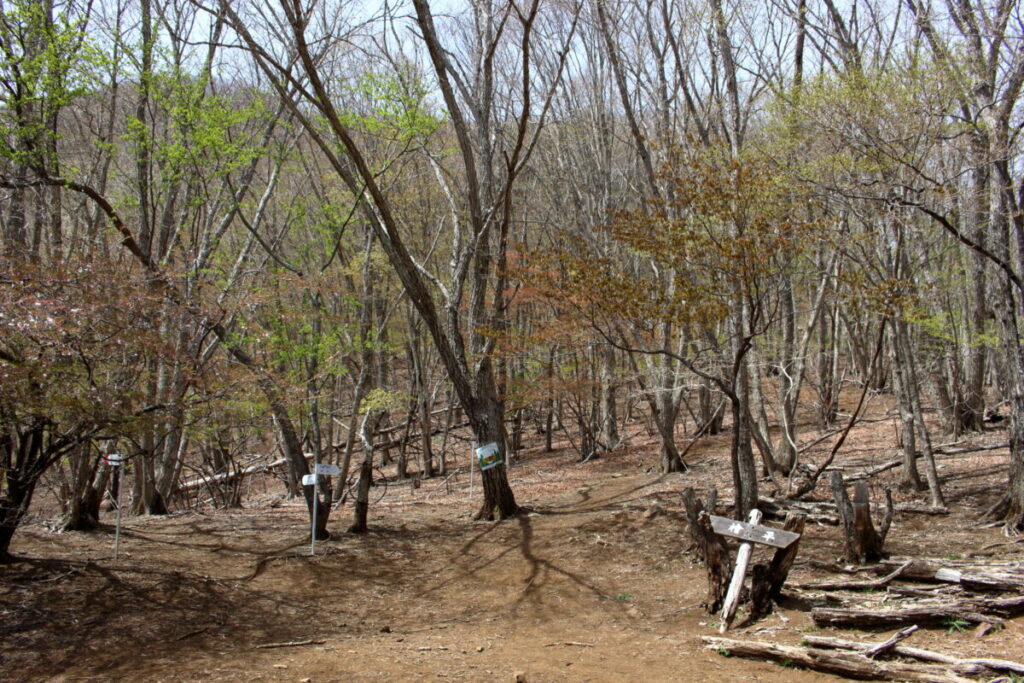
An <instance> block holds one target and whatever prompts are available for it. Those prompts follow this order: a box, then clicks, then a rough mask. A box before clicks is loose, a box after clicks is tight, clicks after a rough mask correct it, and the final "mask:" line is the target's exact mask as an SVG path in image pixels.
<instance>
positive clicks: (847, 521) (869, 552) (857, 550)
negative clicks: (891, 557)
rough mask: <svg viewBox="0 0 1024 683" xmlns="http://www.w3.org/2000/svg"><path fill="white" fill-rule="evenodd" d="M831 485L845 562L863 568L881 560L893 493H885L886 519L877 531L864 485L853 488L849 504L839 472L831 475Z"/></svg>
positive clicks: (861, 482) (890, 522)
mask: <svg viewBox="0 0 1024 683" xmlns="http://www.w3.org/2000/svg"><path fill="white" fill-rule="evenodd" d="M830 483H831V485H832V496H833V498H834V499H835V503H836V509H837V511H838V512H839V519H840V522H841V525H842V529H843V540H844V547H845V549H846V561H847V562H851V563H854V564H864V563H865V562H877V561H878V560H880V559H882V557H883V552H882V547H883V546H884V545H885V537H886V536H887V535H888V533H889V527H890V525H891V524H892V512H893V506H892V492H891V491H890V490H889V489H886V490H885V499H886V508H885V517H884V518H883V519H882V526H881V527H880V528H879V529H878V530H876V529H875V526H874V524H873V523H872V521H871V504H870V501H869V496H868V484H867V482H864V481H859V482H857V483H856V484H855V485H854V490H853V503H852V504H851V503H850V498H849V496H847V494H846V487H845V486H844V485H843V473H842V472H832V475H831V477H830Z"/></svg>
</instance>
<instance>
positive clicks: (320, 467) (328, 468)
mask: <svg viewBox="0 0 1024 683" xmlns="http://www.w3.org/2000/svg"><path fill="white" fill-rule="evenodd" d="M339 472H341V468H339V467H338V466H337V465H328V464H326V463H322V462H318V463H317V464H316V473H317V474H323V475H325V476H328V477H330V476H335V475H337V474H338V473H339Z"/></svg>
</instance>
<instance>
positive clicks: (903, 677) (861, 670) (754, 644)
mask: <svg viewBox="0 0 1024 683" xmlns="http://www.w3.org/2000/svg"><path fill="white" fill-rule="evenodd" d="M701 639H702V640H703V641H704V642H705V643H707V645H706V647H707V648H708V649H711V650H715V651H717V652H718V653H719V654H722V655H725V656H729V657H746V658H749V659H767V660H770V661H775V662H779V663H781V664H784V665H785V666H794V665H795V666H801V667H803V668H805V669H810V670H811V671H821V672H824V673H831V674H838V675H840V676H847V677H849V678H859V679H869V680H870V679H875V680H887V681H935V682H938V683H964V682H966V681H970V680H971V679H969V678H963V677H962V676H959V675H957V674H954V673H950V672H949V671H948V667H947V666H946V665H945V664H907V663H903V662H883V661H877V660H874V659H871V658H869V657H867V656H865V655H864V654H862V653H859V652H842V651H840V652H832V651H829V650H823V649H815V648H806V647H794V646H791V645H779V644H777V643H766V642H762V641H755V640H734V639H732V638H720V637H716V636H703V637H702V638H701Z"/></svg>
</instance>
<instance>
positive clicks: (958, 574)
mask: <svg viewBox="0 0 1024 683" xmlns="http://www.w3.org/2000/svg"><path fill="white" fill-rule="evenodd" d="M896 562H897V560H887V561H884V562H882V563H881V564H880V565H879V568H880V569H881V570H883V571H884V570H885V568H891V567H892V565H894V564H896ZM903 578H904V579H907V580H910V581H921V582H927V583H949V584H957V585H960V586H963V587H964V588H966V589H967V590H972V591H1014V592H1024V571H1022V570H1019V569H1016V567H1013V566H1009V567H1006V568H1005V569H1003V570H1000V569H996V568H995V567H994V566H993V565H986V564H981V563H968V564H965V563H953V562H948V563H947V562H941V563H940V562H938V561H935V560H922V559H914V560H912V561H911V564H910V566H909V567H907V568H905V569H904V571H903Z"/></svg>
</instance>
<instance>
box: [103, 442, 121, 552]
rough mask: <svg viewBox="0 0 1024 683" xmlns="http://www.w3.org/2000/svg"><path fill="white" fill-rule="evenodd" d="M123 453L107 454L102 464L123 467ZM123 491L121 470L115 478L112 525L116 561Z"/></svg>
mask: <svg viewBox="0 0 1024 683" xmlns="http://www.w3.org/2000/svg"><path fill="white" fill-rule="evenodd" d="M124 461H125V457H124V453H107V454H106V455H105V456H103V462H105V463H106V464H107V465H109V466H110V467H123V466H124ZM122 490H124V470H123V469H122V470H121V476H119V477H118V478H117V517H116V519H117V521H116V522H115V523H114V559H115V560H116V559H117V555H118V552H119V551H120V549H121V491H122Z"/></svg>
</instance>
